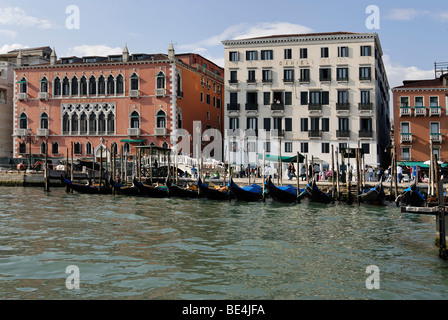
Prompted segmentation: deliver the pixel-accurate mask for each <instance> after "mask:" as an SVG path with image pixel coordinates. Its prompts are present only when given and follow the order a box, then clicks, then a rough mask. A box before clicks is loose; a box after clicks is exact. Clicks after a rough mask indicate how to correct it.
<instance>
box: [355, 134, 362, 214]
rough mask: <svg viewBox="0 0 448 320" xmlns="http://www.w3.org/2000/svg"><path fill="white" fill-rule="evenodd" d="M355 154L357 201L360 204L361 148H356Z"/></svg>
mask: <svg viewBox="0 0 448 320" xmlns="http://www.w3.org/2000/svg"><path fill="white" fill-rule="evenodd" d="M358 145H359V142H358ZM355 155H356V202H357V203H358V205H360V203H361V201H360V198H359V148H357V149H356V151H355Z"/></svg>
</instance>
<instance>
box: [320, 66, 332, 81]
mask: <svg viewBox="0 0 448 320" xmlns="http://www.w3.org/2000/svg"><path fill="white" fill-rule="evenodd" d="M319 80H320V81H331V68H320V69H319Z"/></svg>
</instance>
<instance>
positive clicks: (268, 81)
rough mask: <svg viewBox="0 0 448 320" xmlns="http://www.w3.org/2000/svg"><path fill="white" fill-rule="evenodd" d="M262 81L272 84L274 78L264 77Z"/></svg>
mask: <svg viewBox="0 0 448 320" xmlns="http://www.w3.org/2000/svg"><path fill="white" fill-rule="evenodd" d="M262 82H263V83H266V84H272V79H263V80H262Z"/></svg>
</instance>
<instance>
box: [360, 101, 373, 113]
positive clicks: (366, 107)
mask: <svg viewBox="0 0 448 320" xmlns="http://www.w3.org/2000/svg"><path fill="white" fill-rule="evenodd" d="M358 109H359V111H373V103H360V104H359V105H358Z"/></svg>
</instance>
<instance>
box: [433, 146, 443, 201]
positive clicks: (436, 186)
mask: <svg viewBox="0 0 448 320" xmlns="http://www.w3.org/2000/svg"><path fill="white" fill-rule="evenodd" d="M437 161H438V159H437V155H433V162H434V165H433V167H434V189H435V190H434V191H435V194H437V197H438V198H439V199H438V201H439V202H440V200H441V199H440V197H439V194H440V192H439V164H438V162H437ZM441 194H442V198H443V192H442V193H441ZM442 200H443V199H442Z"/></svg>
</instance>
